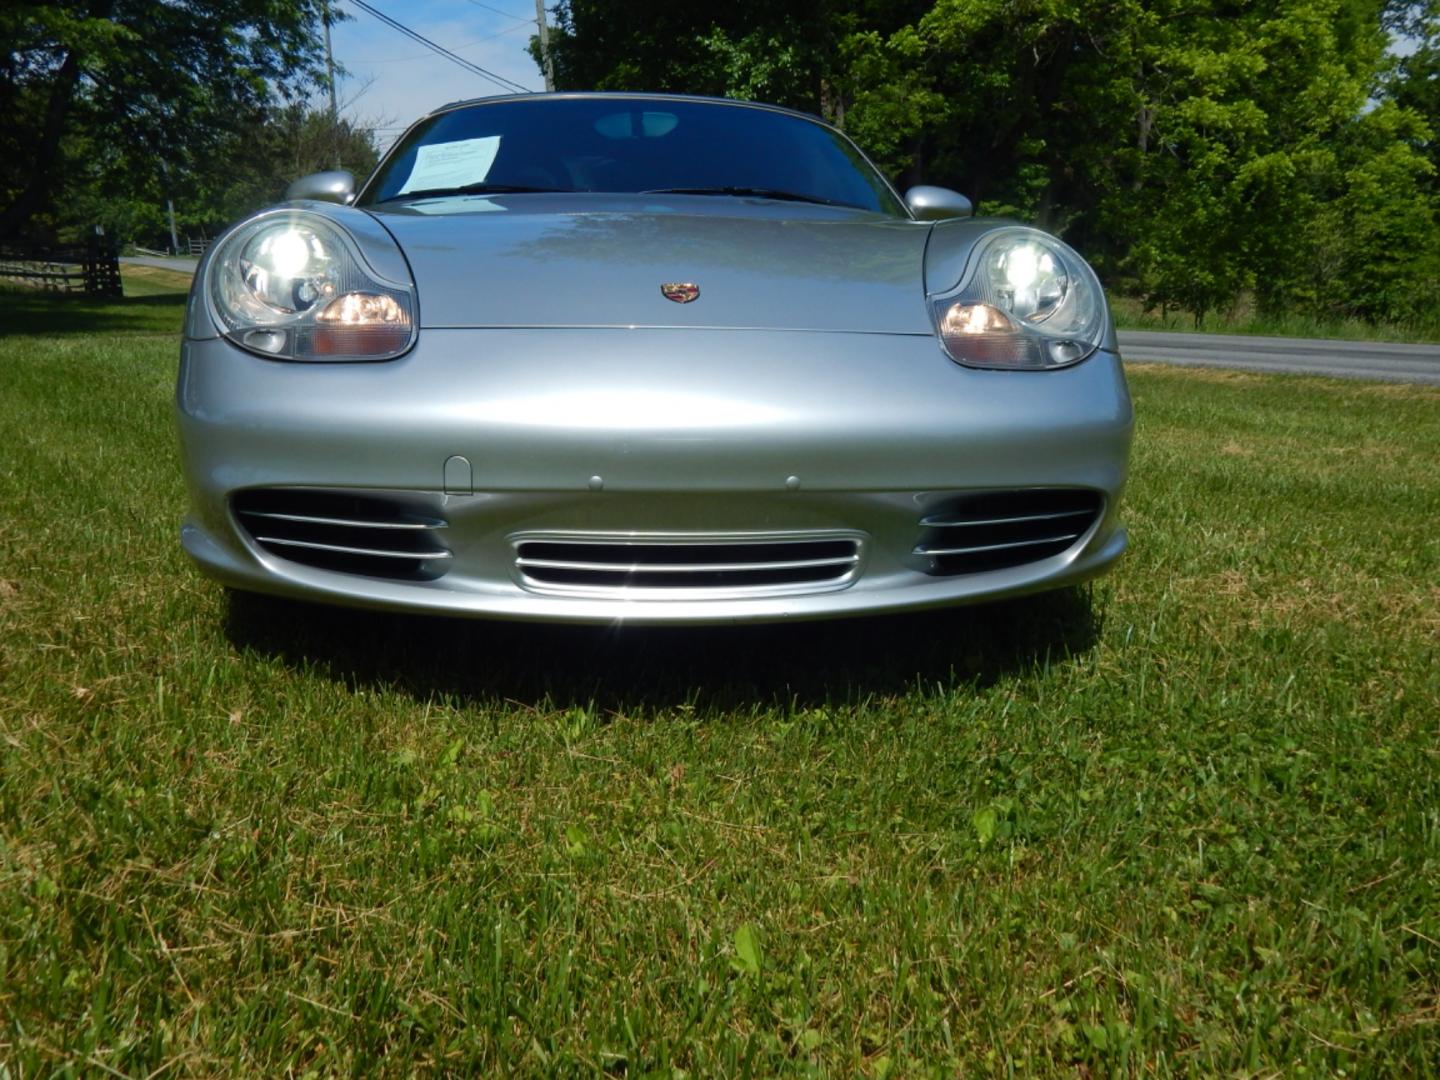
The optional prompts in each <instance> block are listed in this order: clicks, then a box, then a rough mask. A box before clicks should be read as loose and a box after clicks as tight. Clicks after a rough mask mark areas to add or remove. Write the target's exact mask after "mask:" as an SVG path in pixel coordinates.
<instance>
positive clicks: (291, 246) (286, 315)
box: [210, 210, 417, 360]
mask: <svg viewBox="0 0 1440 1080" xmlns="http://www.w3.org/2000/svg"><path fill="white" fill-rule="evenodd" d="M210 295H211V298H212V300H213V303H214V307H215V311H216V314H217V315H218V316H219V318H220V322H221V324H222V326H223V328H224V331H225V336H226V337H228V338H229V339H230V340H231V341H233V342H235V344H237V345H239V346H241V347H242V348H245V349H249V350H250V351H251V352H254V353H258V354H260V355H261V356H269V357H274V358H277V359H285V360H389V359H392V358H393V357H396V356H399V355H400V354H401V353H403V352H404V351H405V350H406V349H408V348H409V347H410V345H411V343H412V342H413V341H414V340H415V332H416V322H417V318H416V304H415V292H414V289H413V288H412V287H411V286H410V285H408V284H404V283H400V282H394V281H387V280H385V279H384V278H382V277H381V276H380V275H379V274H377V273H376V272H375V271H374V270H373V269H371V268H370V266H369V265H368V264H367V263H366V262H365V260H364V258H363V257H362V256H361V255H360V253H359V250H358V249H357V247H356V245H355V242H354V241H353V240H352V239H351V238H350V237H349V236H347V235H346V234H345V232H344V230H343V229H341V228H340V227H339V226H338V225H336V224H334V223H333V222H331V221H328V220H326V219H325V218H324V217H322V216H321V215H319V214H314V213H309V212H307V211H303V210H292V211H282V212H280V213H276V214H268V215H266V216H264V217H261V218H257V219H256V220H255V221H253V222H250V223H249V224H247V225H242V226H241V227H240V228H238V229H236V230H235V231H234V232H232V233H231V234H230V235H229V236H227V237H226V238H225V240H224V241H223V242H222V243H221V246H220V248H219V249H218V250H217V251H216V252H215V254H214V256H213V257H212V259H211V262H210Z"/></svg>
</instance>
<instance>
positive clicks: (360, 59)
mask: <svg viewBox="0 0 1440 1080" xmlns="http://www.w3.org/2000/svg"><path fill="white" fill-rule="evenodd" d="M531 21H532V22H533V21H534V20H531ZM525 29H528V26H527V25H526V24H524V23H520V24H518V25H516V26H511V27H509V28H507V29H505V30H501V31H499V32H498V33H494V34H486V35H485V36H484V37H482V38H476V39H475V40H474V41H467V42H464V43H463V44H460V45H456V46H455V48H457V49H468V48H470V46H472V45H480V44H483V43H484V42H486V41H494V40H495V39H496V38H499V37H504V36H505V35H506V34H513V33H515V31H516V30H525ZM429 55H430V53H428V52H423V53H414V54H412V55H410V56H370V57H365V56H350V57H346V60H345V62H346V63H347V64H405V63H409V62H410V61H412V60H423V59H425V58H426V57H427V56H429Z"/></svg>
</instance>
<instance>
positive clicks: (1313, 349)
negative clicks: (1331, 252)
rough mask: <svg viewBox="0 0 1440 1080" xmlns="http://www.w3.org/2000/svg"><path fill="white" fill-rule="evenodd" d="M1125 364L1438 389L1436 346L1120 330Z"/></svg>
mask: <svg viewBox="0 0 1440 1080" xmlns="http://www.w3.org/2000/svg"><path fill="white" fill-rule="evenodd" d="M1120 352H1121V353H1122V354H1123V355H1124V357H1125V359H1126V360H1131V361H1150V360H1153V361H1158V362H1159V363H1162V364H1182V365H1190V366H1197V367H1219V368H1238V369H1240V370H1242V371H1284V372H1291V373H1293V374H1303V375H1330V376H1334V377H1336V378H1341V379H1383V380H1385V381H1387V382H1409V383H1423V384H1426V385H1429V386H1440V345H1394V344H1390V343H1388V342H1375V341H1325V340H1310V339H1307V338H1276V337H1247V336H1241V335H1237V334H1183V333H1181V334H1174V333H1161V332H1157V331H1151V330H1121V331H1120Z"/></svg>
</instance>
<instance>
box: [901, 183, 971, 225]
mask: <svg viewBox="0 0 1440 1080" xmlns="http://www.w3.org/2000/svg"><path fill="white" fill-rule="evenodd" d="M905 205H906V206H908V207H909V208H910V213H912V214H914V215H915V217H916V218H917V219H919V220H920V221H940V220H943V219H944V218H952V217H972V216H973V215H974V213H975V207H974V206H972V205H971V204H970V200H969V199H967V198H966V197H965V196H964V195H961V194H960V193H959V192H958V191H951V190H950V189H949V188H943V187H934V186H932V185H930V184H919V185H917V186H915V187H912V188H911V189H910V190H909V191H907V192H905Z"/></svg>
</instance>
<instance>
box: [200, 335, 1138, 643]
mask: <svg viewBox="0 0 1440 1080" xmlns="http://www.w3.org/2000/svg"><path fill="white" fill-rule="evenodd" d="M177 406H178V414H179V426H180V436H181V444H182V449H183V454H184V459H185V467H186V476H187V481H188V484H189V488H190V496H191V512H190V515H189V516H188V517H187V519H186V522H185V525H184V528H183V530H182V536H183V542H184V545H185V549H186V551H187V552H189V553H190V555H191V556H192V557H193V558H194V559H195V561H196V562H197V563H199V565H200V566H201V567H202V568H203V569H204V570H205V571H206V572H207V573H209V574H211V575H212V576H214V577H216V578H218V579H220V580H222V581H224V582H226V583H228V584H231V585H233V586H236V587H238V588H243V589H253V590H258V591H266V592H274V593H281V594H285V595H291V596H297V597H308V598H312V599H318V600H328V601H333V602H338V603H347V604H356V605H363V606H369V607H378V608H389V609H396V610H415V611H433V612H446V613H453V614H457V615H476V616H493V617H503V618H517V619H551V620H557V621H566V622H612V621H616V620H622V619H623V620H626V621H634V622H690V623H699V622H737V621H751V620H754V621H764V620H781V619H787V618H797V619H798V618H823V617H828V616H838V615H848V614H863V613H875V612H881V611H889V610H899V609H918V608H926V607H935V606H941V605H946V604H954V603H962V602H967V601H976V600H983V599H990V598H995V597H999V596H1008V595H1014V594H1019V593H1024V592H1030V591H1035V590H1039V589H1046V588H1053V587H1057V586H1061V585H1065V584H1069V583H1072V582H1076V581H1080V580H1083V579H1085V578H1087V577H1090V576H1093V575H1094V574H1096V573H1099V572H1100V571H1101V570H1103V569H1104V568H1105V567H1107V566H1108V565H1109V564H1110V563H1111V562H1113V561H1114V560H1115V559H1116V558H1117V557H1118V556H1119V555H1120V553H1121V552H1122V551H1123V549H1124V546H1125V533H1124V530H1123V528H1121V527H1120V525H1119V523H1118V519H1117V512H1118V506H1119V498H1120V494H1121V491H1122V489H1123V486H1124V482H1125V474H1126V465H1127V459H1128V453H1129V443H1130V432H1131V424H1132V419H1131V409H1130V401H1129V397H1128V394H1127V392H1126V389H1125V382H1124V377H1123V374H1122V373H1121V369H1120V364H1119V359H1118V357H1116V356H1114V355H1113V354H1110V353H1103V352H1102V353H1100V354H1098V355H1096V356H1095V357H1093V358H1091V359H1090V360H1088V361H1086V362H1084V363H1082V364H1080V365H1078V366H1076V367H1074V368H1071V369H1067V370H1064V371H1055V372H1033V373H1032V372H994V371H974V370H968V369H965V368H961V367H958V366H957V365H955V364H953V363H952V362H950V361H949V360H947V359H946V358H945V357H944V356H943V355H942V354H941V353H940V351H939V349H938V347H937V345H936V343H935V341H934V339H933V338H930V337H924V336H897V335H868V334H846V333H811V332H803V331H800V332H783V331H758V330H757V331H749V330H694V329H685V330H670V329H635V330H626V329H601V330H596V329H573V330H571V329H545V330H536V329H501V330H445V329H427V330H425V331H423V332H422V333H421V335H420V340H419V343H418V344H417V346H416V348H415V349H414V350H413V351H412V352H411V353H409V354H408V355H406V356H404V357H402V358H401V359H399V360H396V361H391V362H388V363H377V364H305V363H277V362H274V361H267V360H262V359H259V358H257V357H254V356H251V355H250V354H248V353H245V352H242V351H240V350H238V349H236V348H235V347H234V346H232V345H230V344H229V343H228V342H226V341H224V340H222V339H213V340H207V341H187V342H186V343H185V345H184V347H183V354H182V362H181V372H180V380H179V385H178V390H177ZM288 488H305V489H323V490H324V491H327V492H335V491H358V492H370V493H380V494H382V495H384V494H387V493H388V494H391V495H394V496H395V497H396V498H397V499H399V500H400V501H401V502H402V503H403V504H404V505H405V506H407V507H409V508H411V509H414V510H416V511H417V512H419V513H421V514H424V515H426V516H432V515H433V517H434V518H435V519H436V520H442V521H443V522H444V523H445V525H446V528H445V531H444V533H443V538H444V544H445V548H446V550H447V551H448V552H449V553H450V557H449V558H448V559H447V561H446V562H445V564H444V567H443V572H441V573H437V574H434V575H423V576H418V577H416V578H414V579H412V580H395V579H390V578H386V577H382V576H374V575H371V574H367V573H363V572H361V573H353V572H341V571H337V570H335V569H327V568H324V567H319V566H315V565H306V564H305V563H303V562H300V561H295V560H293V559H290V558H285V557H281V556H279V555H277V554H276V550H277V549H273V548H271V549H267V548H266V547H263V546H262V545H260V544H259V543H257V542H256V540H255V537H254V535H253V530H250V531H247V529H246V528H245V527H244V526H242V524H241V522H240V520H239V519H238V518H237V515H236V513H235V511H234V504H233V498H234V496H235V495H236V494H237V493H240V492H246V491H253V490H255V489H288ZM1035 488H1045V489H1068V488H1074V489H1085V490H1087V491H1094V492H1097V493H1099V494H1100V496H1101V497H1102V510H1101V512H1100V513H1099V515H1098V517H1097V518H1096V519H1095V520H1094V522H1093V523H1090V524H1088V525H1087V528H1086V529H1085V531H1084V533H1083V535H1081V536H1079V537H1078V538H1077V539H1076V540H1075V542H1074V543H1073V544H1072V545H1070V546H1069V547H1067V548H1066V549H1065V550H1064V551H1062V552H1060V553H1058V554H1053V555H1047V556H1046V557H1044V558H1041V559H1037V560H1035V561H1031V562H1026V563H1024V564H1022V565H1016V566H1009V567H1005V568H1002V569H992V570H985V571H983V572H976V573H965V574H960V575H955V576H934V575H933V574H930V573H926V572H925V571H924V565H925V563H924V560H917V558H916V556H915V554H914V549H915V547H916V544H917V537H918V536H919V534H920V529H919V522H920V519H921V518H923V517H925V516H926V515H927V514H928V513H931V512H932V511H934V510H935V509H936V508H937V507H943V506H945V505H948V500H952V499H953V498H954V497H955V496H956V495H957V494H958V493H963V492H971V491H997V490H998V491H1025V490H1027V489H1035ZM537 536H539V537H551V538H554V537H560V538H565V537H579V538H585V537H631V538H632V539H633V538H638V539H642V540H643V539H646V538H652V537H660V538H669V539H676V538H679V539H684V540H703V539H706V538H711V537H714V538H718V539H721V540H724V539H726V538H731V539H733V538H737V537H738V538H746V537H785V536H795V537H813V536H844V537H853V538H854V539H855V543H856V545H857V550H858V551H859V553H860V554H859V556H858V560H857V564H856V565H855V567H854V571H853V573H850V574H848V575H846V576H845V578H844V579H843V580H837V581H832V582H828V583H825V584H824V585H823V586H815V587H807V586H803V585H802V586H798V587H794V586H792V587H782V588H778V589H777V588H775V587H771V586H766V587H762V588H748V587H747V588H738V589H737V588H720V589H711V590H706V589H698V590H697V589H685V590H665V589H634V588H598V589H597V588H569V587H563V586H562V587H555V586H553V585H549V586H543V587H538V586H537V585H536V584H535V583H534V582H533V581H530V580H528V579H527V578H526V576H525V575H524V574H522V573H521V572H520V571H519V570H518V569H517V566H516V544H517V542H519V541H521V540H523V539H524V538H526V537H537Z"/></svg>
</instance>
